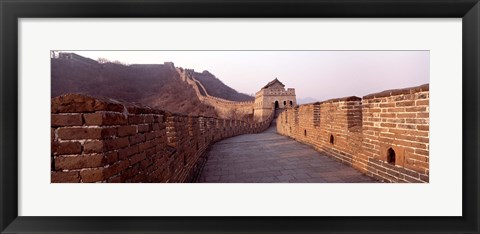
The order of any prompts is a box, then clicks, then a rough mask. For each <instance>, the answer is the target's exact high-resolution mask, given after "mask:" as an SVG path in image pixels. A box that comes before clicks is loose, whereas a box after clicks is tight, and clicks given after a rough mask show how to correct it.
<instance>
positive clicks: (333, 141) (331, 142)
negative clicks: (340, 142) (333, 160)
mask: <svg viewBox="0 0 480 234" xmlns="http://www.w3.org/2000/svg"><path fill="white" fill-rule="evenodd" d="M330 144H332V145H333V144H335V139H334V138H333V135H331V134H330Z"/></svg>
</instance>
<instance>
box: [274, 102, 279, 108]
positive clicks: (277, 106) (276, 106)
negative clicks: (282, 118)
mask: <svg viewBox="0 0 480 234" xmlns="http://www.w3.org/2000/svg"><path fill="white" fill-rule="evenodd" d="M278 108H279V105H278V101H275V109H278Z"/></svg>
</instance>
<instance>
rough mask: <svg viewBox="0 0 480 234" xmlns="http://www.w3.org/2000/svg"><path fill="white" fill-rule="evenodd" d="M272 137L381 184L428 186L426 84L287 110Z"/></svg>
mask: <svg viewBox="0 0 480 234" xmlns="http://www.w3.org/2000/svg"><path fill="white" fill-rule="evenodd" d="M277 131H278V132H279V133H280V134H282V135H286V136H289V137H291V138H293V139H295V140H297V141H300V142H303V143H305V144H308V145H311V146H313V147H314V148H315V149H316V150H318V151H322V152H325V153H326V154H328V155H330V156H333V157H335V158H337V159H339V160H341V161H342V162H344V163H346V164H349V165H351V166H353V167H354V168H357V169H359V170H360V171H362V172H364V173H366V174H367V175H370V176H373V177H375V178H377V179H379V180H381V181H385V182H414V183H418V182H428V181H429V85H428V84H426V85H421V86H418V87H413V88H407V89H399V90H387V91H384V92H380V93H376V94H370V95H367V96H364V97H363V99H361V98H359V97H347V98H340V99H333V100H328V101H324V102H317V103H312V104H306V105H301V106H298V107H295V108H289V109H287V110H285V111H284V112H283V113H281V114H280V115H279V117H278V119H277ZM392 153H394V155H395V156H394V157H392V155H393V154H392ZM393 158H394V160H393Z"/></svg>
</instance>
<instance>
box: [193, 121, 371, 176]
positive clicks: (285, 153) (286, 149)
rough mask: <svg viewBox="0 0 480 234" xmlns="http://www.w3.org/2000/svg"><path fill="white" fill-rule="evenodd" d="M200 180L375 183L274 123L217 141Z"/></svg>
mask: <svg viewBox="0 0 480 234" xmlns="http://www.w3.org/2000/svg"><path fill="white" fill-rule="evenodd" d="M207 154H208V160H207V162H206V164H205V167H204V169H203V172H202V174H201V175H200V177H199V179H198V182H201V183H309V182H313V183H374V182H376V180H374V179H372V178H370V177H368V176H366V175H363V174H362V173H360V172H358V171H357V170H355V169H353V168H352V167H350V166H347V165H345V164H342V163H340V162H338V161H336V160H335V159H332V158H329V157H327V156H325V155H322V154H321V153H319V152H317V151H315V150H314V149H312V148H311V147H309V146H307V145H304V144H302V143H299V142H297V141H295V140H292V139H290V138H288V137H285V136H281V135H279V134H277V133H276V128H275V124H274V123H273V124H272V126H271V127H270V128H269V129H267V130H266V131H264V132H262V133H259V134H246V135H240V136H236V137H232V138H228V139H225V140H223V141H219V142H217V143H215V144H214V145H213V146H212V147H211V149H210V151H209V152H207Z"/></svg>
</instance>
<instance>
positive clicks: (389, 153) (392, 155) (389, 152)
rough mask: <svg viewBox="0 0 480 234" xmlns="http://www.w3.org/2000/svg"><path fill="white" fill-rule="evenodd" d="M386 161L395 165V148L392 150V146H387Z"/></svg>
mask: <svg viewBox="0 0 480 234" xmlns="http://www.w3.org/2000/svg"><path fill="white" fill-rule="evenodd" d="M387 162H388V163H389V164H393V165H395V150H393V149H392V148H389V149H388V150H387Z"/></svg>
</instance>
